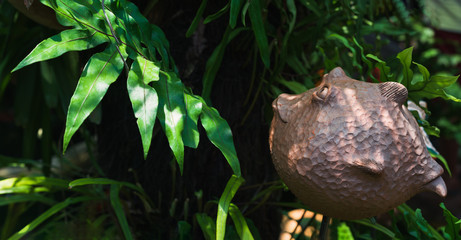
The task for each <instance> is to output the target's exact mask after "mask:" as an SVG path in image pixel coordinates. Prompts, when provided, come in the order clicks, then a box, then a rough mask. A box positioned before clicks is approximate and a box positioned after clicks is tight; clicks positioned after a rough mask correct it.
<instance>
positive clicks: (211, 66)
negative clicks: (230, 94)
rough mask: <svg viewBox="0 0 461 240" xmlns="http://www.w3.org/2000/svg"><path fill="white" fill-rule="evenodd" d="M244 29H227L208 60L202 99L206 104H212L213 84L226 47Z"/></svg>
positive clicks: (203, 80) (203, 81)
mask: <svg viewBox="0 0 461 240" xmlns="http://www.w3.org/2000/svg"><path fill="white" fill-rule="evenodd" d="M242 30H243V29H242V28H237V29H234V30H232V29H230V27H227V28H226V31H225V32H224V35H223V38H222V39H221V42H220V43H219V44H218V46H216V48H215V49H214V51H213V53H212V54H211V56H210V57H209V58H208V60H207V62H206V66H205V73H204V74H203V79H202V83H203V90H202V97H203V98H204V99H205V101H206V102H208V103H211V100H210V95H211V90H212V87H213V82H214V80H215V78H216V74H217V73H218V70H219V68H220V67H221V62H222V59H223V57H224V52H225V51H226V46H227V44H229V42H230V41H232V39H234V37H236V36H237V35H238V34H239V33H240V32H241V31H242Z"/></svg>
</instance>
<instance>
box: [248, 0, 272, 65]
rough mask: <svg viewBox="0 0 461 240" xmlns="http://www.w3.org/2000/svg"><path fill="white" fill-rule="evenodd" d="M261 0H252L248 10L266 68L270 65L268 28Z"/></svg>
mask: <svg viewBox="0 0 461 240" xmlns="http://www.w3.org/2000/svg"><path fill="white" fill-rule="evenodd" d="M262 9H263V8H262V6H261V0H252V1H250V6H249V8H248V12H249V14H250V21H251V27H252V29H253V33H254V35H255V39H256V44H257V45H258V48H259V54H260V55H261V59H262V61H263V63H264V66H266V68H269V67H270V59H269V58H270V53H269V44H268V41H267V35H266V29H265V26H264V21H263V17H262V13H261V11H262Z"/></svg>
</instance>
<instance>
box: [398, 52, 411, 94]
mask: <svg viewBox="0 0 461 240" xmlns="http://www.w3.org/2000/svg"><path fill="white" fill-rule="evenodd" d="M412 53H413V47H409V48H407V49H405V50H403V51H401V52H399V53H398V54H397V58H398V59H399V60H400V63H402V66H403V69H402V72H403V80H402V82H401V83H402V84H403V85H404V86H405V87H407V88H408V87H409V86H410V83H411V81H412V79H413V71H412V70H411V58H412Z"/></svg>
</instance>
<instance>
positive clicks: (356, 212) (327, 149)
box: [269, 67, 447, 220]
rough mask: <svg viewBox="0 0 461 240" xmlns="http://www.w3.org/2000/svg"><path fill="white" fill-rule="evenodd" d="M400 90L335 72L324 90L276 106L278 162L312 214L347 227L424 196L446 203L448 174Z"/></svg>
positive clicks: (285, 98)
mask: <svg viewBox="0 0 461 240" xmlns="http://www.w3.org/2000/svg"><path fill="white" fill-rule="evenodd" d="M407 94H408V92H407V89H406V88H405V87H404V86H403V85H401V84H399V83H396V82H386V83H380V84H376V83H367V82H361V81H357V80H354V79H351V78H349V77H347V76H346V75H345V73H344V71H343V70H342V69H341V68H339V67H338V68H335V69H333V70H332V71H331V72H330V73H329V74H326V75H325V76H324V77H323V81H322V83H321V84H320V85H319V86H318V87H316V88H313V89H311V90H309V91H307V92H304V93H302V94H299V95H289V94H281V95H280V96H279V97H278V98H277V99H276V100H275V101H274V102H273V104H272V106H273V109H274V118H273V120H272V126H271V130H270V137H269V143H270V149H271V153H272V159H273V162H274V165H275V168H276V169H277V171H278V173H279V175H280V177H281V178H282V179H283V181H284V182H285V183H286V185H287V186H288V187H289V188H290V190H291V191H292V192H293V193H294V194H295V195H296V196H297V197H298V198H299V199H300V200H301V201H302V202H304V203H305V204H306V205H307V206H308V207H309V208H310V209H311V210H313V211H317V212H319V213H322V214H325V215H328V216H331V217H336V218H340V219H345V220H352V219H360V218H366V217H372V216H376V215H379V214H381V213H384V212H386V211H388V210H390V209H392V208H394V207H396V206H398V205H400V204H402V203H404V202H405V201H406V200H408V199H409V198H411V197H412V196H413V195H415V194H416V193H418V192H421V191H424V190H430V191H434V192H436V193H438V194H439V195H440V196H445V195H446V191H447V190H446V186H445V183H444V181H443V180H442V178H441V177H440V175H441V174H442V173H443V169H442V167H441V166H440V165H439V164H438V163H437V162H435V161H434V160H433V159H432V158H431V157H430V155H429V153H428V151H427V149H426V147H425V145H424V140H423V138H422V134H421V130H420V128H419V126H418V124H417V122H416V120H415V119H414V117H413V116H412V114H411V113H410V112H409V111H408V110H407V108H406V107H405V105H403V103H404V102H405V101H406V100H407Z"/></svg>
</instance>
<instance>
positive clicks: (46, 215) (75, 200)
mask: <svg viewBox="0 0 461 240" xmlns="http://www.w3.org/2000/svg"><path fill="white" fill-rule="evenodd" d="M94 199H95V198H92V197H76V198H67V199H66V200H64V201H63V202H60V203H58V204H56V205H54V206H53V207H51V208H50V209H48V210H47V211H45V212H44V213H42V214H41V215H40V216H38V217H37V218H35V219H34V220H32V221H31V222H30V223H29V224H27V225H26V226H25V227H24V228H22V229H21V230H19V232H17V233H15V234H14V235H13V236H11V237H10V238H8V239H9V240H19V239H21V238H22V237H24V236H25V235H26V234H28V233H30V232H31V231H33V230H34V229H35V228H37V227H38V226H39V225H40V224H41V223H42V222H44V221H46V220H47V219H48V218H50V217H52V216H53V215H54V214H56V213H57V212H59V211H61V210H62V209H64V208H66V207H67V206H69V205H71V204H75V203H78V202H83V201H89V200H94Z"/></svg>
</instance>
